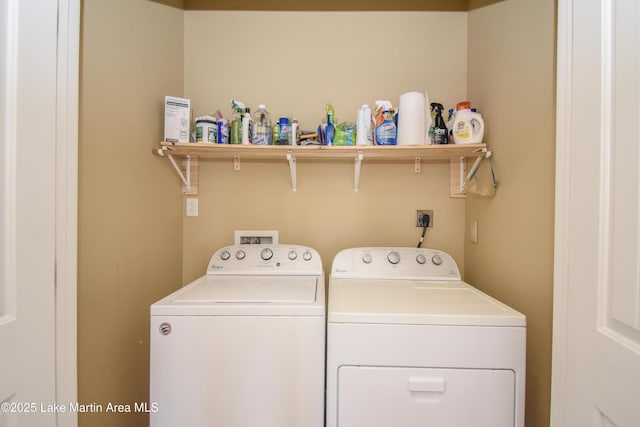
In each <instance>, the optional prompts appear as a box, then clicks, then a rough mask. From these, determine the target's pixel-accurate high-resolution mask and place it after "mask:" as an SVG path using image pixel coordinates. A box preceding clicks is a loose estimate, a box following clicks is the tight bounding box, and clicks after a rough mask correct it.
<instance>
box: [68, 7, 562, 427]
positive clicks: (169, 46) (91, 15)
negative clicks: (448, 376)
mask: <svg viewBox="0 0 640 427" xmlns="http://www.w3.org/2000/svg"><path fill="white" fill-rule="evenodd" d="M82 7H83V10H82V13H83V25H82V58H81V61H82V62H81V67H82V71H81V114H80V123H81V128H80V212H79V213H80V218H79V252H80V257H79V283H78V293H79V302H78V315H79V324H78V329H79V331H78V334H79V343H78V347H79V348H78V352H79V355H78V356H79V398H80V402H81V403H91V402H97V403H107V402H119V403H132V402H136V401H146V400H147V399H148V362H149V360H148V356H149V355H148V332H149V331H148V317H149V316H148V313H149V305H150V304H151V303H152V302H154V301H155V300H157V299H159V298H160V297H162V296H164V295H166V294H168V293H169V292H170V291H172V290H173V289H175V288H176V287H178V286H180V284H184V283H187V282H189V281H190V280H192V279H194V278H196V277H198V276H200V275H201V274H202V273H203V272H204V270H205V268H206V264H207V261H208V258H209V256H210V255H211V253H212V252H213V251H214V250H215V249H217V248H219V247H220V246H223V245H227V244H230V243H231V242H232V239H233V231H234V230H237V229H276V230H279V231H280V240H281V241H282V242H289V243H298V244H304V245H309V246H313V247H315V248H317V249H318V250H319V251H320V254H321V256H322V258H323V261H324V264H325V269H328V268H329V267H330V263H331V260H332V258H333V256H334V255H335V253H336V252H337V251H338V250H340V249H342V248H345V247H351V246H359V245H362V246H370V245H371V246H373V245H398V246H401V245H406V246H413V245H415V244H416V243H417V239H418V237H419V229H418V228H416V227H415V226H414V221H415V210H416V209H434V210H435V227H434V228H433V229H430V231H429V233H428V235H427V240H426V243H425V246H427V247H435V248H439V249H443V250H445V251H447V252H450V253H451V254H452V255H453V256H454V257H455V258H456V261H457V262H458V263H459V264H460V266H461V267H463V268H464V272H465V278H466V279H467V280H468V281H470V282H471V283H473V284H475V285H477V286H478V287H480V288H482V289H484V290H486V291H487V292H489V293H490V294H492V295H494V296H496V297H497V298H499V299H502V300H504V301H505V302H507V303H508V304H510V305H513V306H514V307H515V308H517V309H519V310H520V311H522V312H524V313H525V314H527V317H528V325H529V326H528V334H529V338H528V345H529V351H528V378H527V383H528V386H527V427H538V426H540V427H545V426H547V425H548V409H549V377H550V342H551V340H550V337H551V335H550V334H551V275H552V259H553V258H552V251H553V245H552V236H553V225H552V217H553V179H554V178H553V152H554V142H553V139H554V138H553V132H554V123H553V111H554V102H553V98H554V81H555V77H554V69H553V66H554V64H553V57H554V45H555V38H554V28H555V22H554V10H555V9H554V2H553V0H544V1H535V2H534V1H531V0H507V1H504V2H502V3H498V4H495V5H492V6H488V7H485V8H481V9H477V10H474V11H472V12H469V13H467V12H411V13H404V12H391V13H380V12H366V13H352V12H230V11H225V12H213V11H206V12H191V11H188V12H183V11H181V10H177V9H173V8H171V7H167V6H163V5H160V4H156V3H153V2H148V1H145V0H135V1H131V0H84V1H83V5H82ZM523 17H526V19H523ZM381 28H385V30H384V31H383V30H381ZM243 46H244V47H245V48H246V49H247V51H245V52H244V53H243V52H242V50H241V49H242V47H243ZM258 47H262V48H263V49H262V50H261V51H260V50H258ZM325 58H326V59H325ZM262 63H266V64H267V67H266V68H265V69H264V71H262V72H261V73H258V72H257V71H256V64H262ZM317 64H321V65H320V66H319V67H318V66H317ZM325 64H326V65H325ZM409 90H427V91H429V94H430V95H431V98H432V100H439V101H441V102H443V103H444V104H445V105H446V106H447V107H449V106H451V105H453V104H454V103H455V102H456V101H459V100H461V99H464V98H467V96H468V97H469V98H470V99H471V100H472V101H473V103H474V104H475V105H476V106H477V107H479V108H480V109H481V111H482V113H483V114H484V116H485V119H486V120H487V123H488V129H487V140H488V142H489V144H490V147H491V149H493V150H494V152H495V165H496V169H497V173H498V178H499V179H500V181H501V186H500V189H499V191H498V193H497V195H496V197H495V198H494V199H491V200H478V199H467V200H466V201H464V200H460V199H451V198H449V196H448V183H449V175H448V173H449V168H448V165H447V164H442V163H438V162H434V163H430V162H423V171H422V173H420V174H415V173H414V172H413V163H412V162H387V163H381V162H373V161H369V160H367V159H365V160H364V163H363V167H362V178H361V183H360V192H359V193H358V194H354V193H353V169H354V166H353V163H352V162H347V161H310V160H299V161H298V171H297V172H298V192H297V193H295V194H293V193H292V192H291V189H290V180H289V169H288V167H287V164H286V161H285V160H284V159H283V160H282V161H268V162H267V161H250V160H242V161H241V170H240V171H233V166H232V163H231V162H230V161H222V160H201V164H200V194H199V196H198V199H199V210H200V215H199V216H198V217H186V216H184V198H183V197H182V196H181V195H180V186H179V180H178V178H177V177H176V175H175V173H174V171H173V170H172V168H171V167H170V165H169V164H168V162H167V161H166V160H164V159H161V158H158V157H156V156H152V155H151V153H150V150H151V148H152V147H154V146H156V145H157V142H158V141H160V140H161V138H162V108H161V101H162V98H163V96H164V95H169V94H171V95H178V96H179V95H184V96H186V97H189V98H191V99H192V101H193V105H194V110H195V113H196V114H201V113H204V112H211V111H215V110H216V109H220V110H221V111H222V112H223V113H224V114H225V116H228V115H229V113H230V108H229V100H230V99H231V98H237V99H240V100H242V101H244V102H245V103H247V104H248V105H249V106H251V107H252V108H253V109H255V107H256V106H257V104H258V103H266V104H267V107H268V109H269V110H270V111H271V113H272V115H273V116H274V117H276V118H277V117H278V116H281V115H296V116H297V117H298V118H299V119H300V120H301V124H302V128H303V129H314V128H315V127H316V126H317V123H318V122H319V121H320V120H321V119H322V117H323V112H324V103H325V102H327V101H330V102H332V103H333V104H334V106H335V107H336V113H337V116H338V118H339V119H340V120H354V119H355V114H356V110H357V108H358V106H359V105H360V104H361V103H365V102H366V103H369V104H373V102H374V101H375V100H376V99H380V98H389V99H391V100H392V101H393V102H394V104H395V103H397V100H398V97H399V95H400V94H401V93H403V92H406V91H409ZM524 111H527V112H532V113H531V114H527V115H524V114H523V112H524ZM474 219H477V220H478V221H479V224H480V233H479V238H480V241H479V243H478V244H470V243H468V242H467V240H468V239H466V238H465V232H468V229H469V225H470V222H471V221H472V220H474ZM80 421H81V425H86V426H89V425H90V426H100V425H105V426H107V425H109V426H111V425H122V426H129V425H136V426H139V425H140V426H141V425H146V417H145V416H144V415H128V416H122V417H120V418H119V419H117V417H116V416H110V415H107V414H101V415H83V416H81V418H80Z"/></svg>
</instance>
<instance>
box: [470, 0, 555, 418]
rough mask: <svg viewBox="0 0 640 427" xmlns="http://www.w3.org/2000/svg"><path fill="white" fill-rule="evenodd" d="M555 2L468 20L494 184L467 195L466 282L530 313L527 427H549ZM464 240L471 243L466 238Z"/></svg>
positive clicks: (510, 7)
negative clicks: (472, 239) (473, 231)
mask: <svg viewBox="0 0 640 427" xmlns="http://www.w3.org/2000/svg"><path fill="white" fill-rule="evenodd" d="M555 28H556V25H555V2H554V0H544V1H531V0H508V1H505V2H503V3H499V4H496V5H493V6H489V7H486V8H483V9H478V10H476V11H473V12H470V13H469V97H470V98H471V99H472V100H473V101H474V104H475V105H476V106H477V107H478V108H480V109H481V110H482V113H483V114H484V115H485V117H487V118H488V120H489V123H490V125H489V126H488V129H487V130H488V133H487V138H486V140H487V143H488V144H489V145H490V147H491V149H492V150H494V152H495V158H494V165H495V169H496V173H497V175H498V180H499V181H500V187H499V190H498V192H497V194H496V197H495V198H494V199H490V200H482V199H475V198H468V199H467V203H466V215H465V216H466V230H467V233H468V231H469V230H470V228H471V224H472V222H473V221H474V220H477V221H478V224H479V231H478V239H479V240H478V244H473V243H469V239H468V238H467V239H466V243H465V272H466V277H467V279H468V280H469V281H470V282H471V283H473V284H475V285H476V286H478V287H479V288H481V289H483V290H485V291H487V292H488V293H490V294H491V295H493V296H495V297H497V298H498V299H500V300H502V301H504V302H506V303H507V304H509V305H511V306H513V307H514V308H516V309H518V310H520V311H522V312H523V313H524V314H526V315H527V335H528V337H527V346H528V348H527V408H526V422H527V427H544V426H548V425H549V401H550V379H551V321H552V285H553V215H554V167H555V120H554V118H555V62H554V59H555ZM467 237H469V236H468V235H467Z"/></svg>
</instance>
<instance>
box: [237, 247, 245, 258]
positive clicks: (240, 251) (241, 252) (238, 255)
mask: <svg viewBox="0 0 640 427" xmlns="http://www.w3.org/2000/svg"><path fill="white" fill-rule="evenodd" d="M246 256H247V253H246V252H245V251H243V250H242V249H240V250H239V251H238V252H236V259H239V260H242V259H244V258H245V257H246Z"/></svg>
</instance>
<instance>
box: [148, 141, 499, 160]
mask: <svg viewBox="0 0 640 427" xmlns="http://www.w3.org/2000/svg"><path fill="white" fill-rule="evenodd" d="M486 147H487V146H486V144H464V145H456V144H450V145H387V146H382V145H356V146H349V147H336V146H326V145H296V146H291V145H235V144H234V145H232V144H206V143H173V142H162V143H160V148H161V149H162V150H163V152H164V154H171V155H174V156H186V155H189V156H199V157H202V158H217V159H224V158H231V159H232V158H235V157H239V158H244V159H284V158H286V156H287V154H288V153H291V154H293V155H295V156H296V158H299V159H353V158H355V157H357V156H358V154H359V153H362V155H363V156H364V158H365V159H387V160H391V159H405V160H406V159H415V158H416V157H420V158H422V159H425V160H426V159H436V160H448V159H450V158H452V157H479V156H482V155H483V154H484V153H483V151H482V150H483V149H486ZM156 154H161V153H158V152H157V150H156Z"/></svg>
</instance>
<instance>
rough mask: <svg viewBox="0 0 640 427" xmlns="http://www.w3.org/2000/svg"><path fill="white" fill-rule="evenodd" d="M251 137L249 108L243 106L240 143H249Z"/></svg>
mask: <svg viewBox="0 0 640 427" xmlns="http://www.w3.org/2000/svg"><path fill="white" fill-rule="evenodd" d="M251 139H252V132H251V110H250V109H249V108H245V109H244V116H242V143H243V144H245V145H248V144H251Z"/></svg>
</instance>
